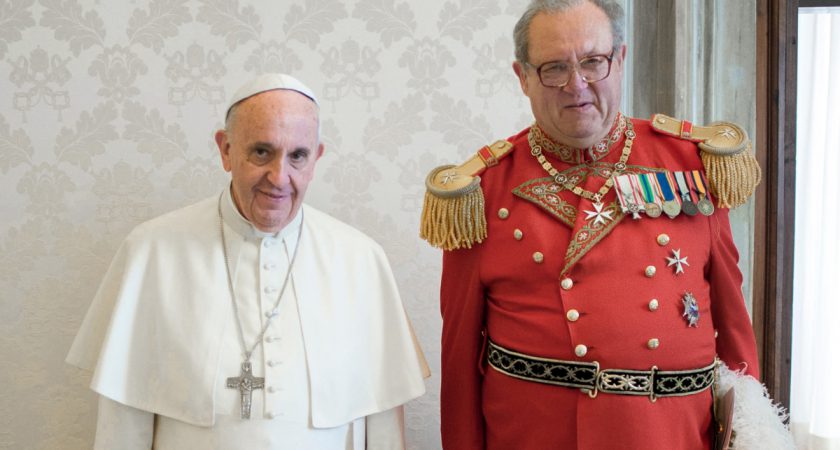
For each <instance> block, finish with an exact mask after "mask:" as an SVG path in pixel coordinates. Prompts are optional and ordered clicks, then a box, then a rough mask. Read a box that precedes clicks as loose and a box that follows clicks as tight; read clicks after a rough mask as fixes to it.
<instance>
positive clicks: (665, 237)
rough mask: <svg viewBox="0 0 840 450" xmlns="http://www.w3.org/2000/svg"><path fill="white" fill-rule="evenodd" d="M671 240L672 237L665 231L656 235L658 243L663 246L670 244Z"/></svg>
mask: <svg viewBox="0 0 840 450" xmlns="http://www.w3.org/2000/svg"><path fill="white" fill-rule="evenodd" d="M669 242H671V237H670V236H668V235H667V234H665V233H662V234H660V235H659V236H657V237H656V243H657V244H659V245H661V246H663V247H664V246H666V245H668V243H669Z"/></svg>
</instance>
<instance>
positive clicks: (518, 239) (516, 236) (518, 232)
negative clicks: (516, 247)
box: [513, 228, 522, 241]
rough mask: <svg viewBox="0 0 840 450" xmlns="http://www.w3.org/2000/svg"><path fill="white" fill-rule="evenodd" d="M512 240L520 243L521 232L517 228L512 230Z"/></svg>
mask: <svg viewBox="0 0 840 450" xmlns="http://www.w3.org/2000/svg"><path fill="white" fill-rule="evenodd" d="M513 238H514V239H516V240H517V241H521V240H522V230H520V229H519V228H517V229H515V230H513Z"/></svg>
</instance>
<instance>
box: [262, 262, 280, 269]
mask: <svg viewBox="0 0 840 450" xmlns="http://www.w3.org/2000/svg"><path fill="white" fill-rule="evenodd" d="M275 267H277V266H275V265H274V263H265V264H263V269H265V270H272V269H274V268H275Z"/></svg>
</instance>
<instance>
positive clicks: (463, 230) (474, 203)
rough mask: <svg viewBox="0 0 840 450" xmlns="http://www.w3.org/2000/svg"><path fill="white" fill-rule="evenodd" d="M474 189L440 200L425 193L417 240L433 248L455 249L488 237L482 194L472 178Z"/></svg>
mask: <svg viewBox="0 0 840 450" xmlns="http://www.w3.org/2000/svg"><path fill="white" fill-rule="evenodd" d="M474 180H476V183H474V186H475V188H474V189H472V190H471V191H470V192H466V193H464V194H462V195H460V196H457V197H440V196H438V195H435V194H433V193H432V192H431V191H429V190H427V191H426V196H425V197H424V198H423V214H422V215H421V217H420V237H421V238H422V239H425V240H426V241H428V242H429V244H431V245H432V246H434V247H438V248H442V249H443V250H455V249H458V248H462V247H466V248H472V244H474V243H481V241H483V240H484V238H486V237H487V219H486V218H485V217H484V194H483V193H482V191H481V188H480V187H479V185H478V182H477V181H478V180H479V178H478V177H475V178H474Z"/></svg>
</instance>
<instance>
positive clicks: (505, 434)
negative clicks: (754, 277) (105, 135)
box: [440, 119, 758, 450]
mask: <svg viewBox="0 0 840 450" xmlns="http://www.w3.org/2000/svg"><path fill="white" fill-rule="evenodd" d="M632 124H633V128H634V129H635V133H636V136H637V137H636V139H635V142H634V143H633V146H632V149H631V154H630V156H629V159H628V161H627V169H626V172H625V173H648V172H656V171H662V170H663V169H664V170H668V171H689V170H702V169H703V164H702V162H701V160H700V157H699V155H698V149H697V146H696V145H695V144H694V143H692V142H689V141H686V140H681V139H678V138H675V137H670V136H665V135H662V134H659V133H657V132H655V131H654V130H653V128H652V127H651V124H650V122H649V121H643V120H636V119H633V120H632ZM528 131H529V130H528V129H526V130H524V131H522V132H520V133H519V134H517V135H515V136H513V137H511V138H509V139H508V140H509V141H510V142H511V143H512V144H513V149H512V151H511V153H510V154H509V155H508V156H507V157H505V158H503V159H502V160H501V161H499V163H498V165H496V166H494V167H490V168H489V169H487V170H486V171H485V172H484V173H482V174H481V189H482V190H483V193H484V198H485V202H486V206H485V211H486V216H487V237H486V239H485V240H484V241H483V242H481V243H480V244H473V246H472V248H469V249H467V248H462V249H458V250H451V251H446V252H444V256H443V276H442V284H441V300H440V301H441V312H442V315H443V338H442V386H441V420H442V437H443V446H444V448H445V449H452V450H470V449H485V448H486V449H504V450H509V449H517V450H528V449H541V450H542V449H571V448H578V449H611V448H615V449H631V448H632V449H636V448H638V449H662V450H666V449H667V450H675V449H702V448H710V446H711V440H712V437H711V434H710V429H711V424H712V421H713V416H712V390H711V389H707V390H705V391H703V392H699V393H695V394H690V395H685V396H678V397H664V398H659V399H657V400H656V401H655V402H653V401H651V400H650V399H649V398H648V397H646V396H631V395H616V394H611V393H604V392H601V393H599V394H598V395H597V396H596V397H595V398H591V397H590V396H589V395H587V393H585V392H582V391H581V390H580V389H575V388H569V387H563V386H554V385H550V384H542V383H538V382H534V381H529V380H523V379H519V378H515V377H512V376H510V375H508V374H505V373H501V372H500V371H497V370H494V369H493V368H492V367H489V366H488V365H487V361H486V346H487V345H488V342H487V339H490V340H492V342H494V343H495V344H498V345H499V346H502V347H504V348H507V349H510V350H512V351H515V352H521V353H523V354H527V355H533V356H537V357H543V358H552V359H558V360H567V361H588V362H592V361H597V362H598V363H599V365H600V368H601V369H609V368H616V369H637V370H649V369H651V367H653V366H656V367H657V368H658V369H659V370H664V371H677V370H687V369H696V368H700V367H704V366H708V365H709V364H710V363H711V362H713V361H714V359H715V357H719V358H720V359H721V360H722V361H723V362H725V363H726V364H727V365H728V366H729V367H730V368H733V369H742V368H746V373H747V374H749V375H752V376H754V377H756V378H757V376H758V365H757V356H756V347H755V338H754V336H753V331H752V327H751V324H750V319H749V317H748V314H747V311H746V308H745V304H744V298H743V295H742V292H741V282H742V276H741V273H740V271H739V269H738V266H737V260H738V254H737V250H736V248H735V245H734V244H733V241H732V235H731V231H730V225H729V217H728V210H726V209H721V208H718V209H717V210H716V211H715V212H714V213H713V214H712V215H710V216H704V215H700V214H697V215H695V216H688V215H685V214H680V215H679V216H677V217H675V218H673V219H671V218H669V217H666V216H665V215H664V214H663V215H662V216H661V217H658V218H651V217H647V216H645V215H642V217H641V219H639V220H634V219H633V218H632V217H631V216H630V215H627V214H623V213H622V212H621V209H620V207H619V205H618V203H617V199H616V191H615V189H610V190H609V191H608V192H607V194H606V196H605V197H604V198H603V200H602V201H603V203H604V205H605V207H604V209H603V211H605V212H607V213H609V214H607V215H606V216H602V221H603V223H595V221H596V219H597V215H595V214H596V213H597V212H598V211H597V210H596V208H595V207H594V205H593V202H592V201H591V200H588V199H585V198H581V197H580V196H578V195H575V194H574V193H572V192H571V191H569V190H568V189H563V190H561V191H560V192H556V190H555V192H551V190H550V189H548V188H549V187H550V186H551V185H552V184H553V183H552V178H550V177H548V174H547V173H546V171H545V170H544V168H543V167H541V165H540V164H539V163H538V162H537V161H536V159H535V157H534V156H533V155H532V154H531V152H530V146H529V143H528ZM611 134H614V133H611ZM623 143H624V138H623V137H620V138H619V139H617V140H615V142H612V141H610V142H608V143H607V144H608V145H607V146H606V147H604V149H602V150H603V151H601V152H598V151H595V152H587V153H586V154H584V152H583V151H582V150H577V149H568V148H567V149H566V150H565V151H562V152H558V151H554V152H551V151H550V150H548V149H543V153H544V154H545V155H546V157H547V159H548V161H550V162H551V164H552V165H553V166H554V168H556V169H557V170H558V171H559V172H560V173H563V174H566V175H570V176H574V175H586V178H585V180H584V181H583V182H582V183H581V184H579V186H580V187H582V188H583V189H584V190H586V191H589V192H593V193H594V192H597V191H598V190H599V188H601V187H602V186H603V185H604V183H605V181H606V179H605V178H604V177H603V175H601V176H599V175H598V173H601V174H607V175H609V171H610V170H612V167H613V165H614V163H615V162H617V161H618V160H619V157H620V153H621V151H622V148H623ZM674 250H678V251H679V258H684V261H683V263H680V264H671V265H670V266H669V259H668V258H672V260H673V258H674V256H675V254H674ZM672 260H670V261H672ZM651 267H652V268H653V269H651ZM678 267H682V273H677V268H678ZM686 293H691V294H692V295H693V296H694V298H696V301H697V304H698V306H699V320H698V321H697V324H696V327H694V326H689V322H688V320H687V318H686V317H685V316H684V315H683V313H684V305H683V298H684V296H685V294H686Z"/></svg>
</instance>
